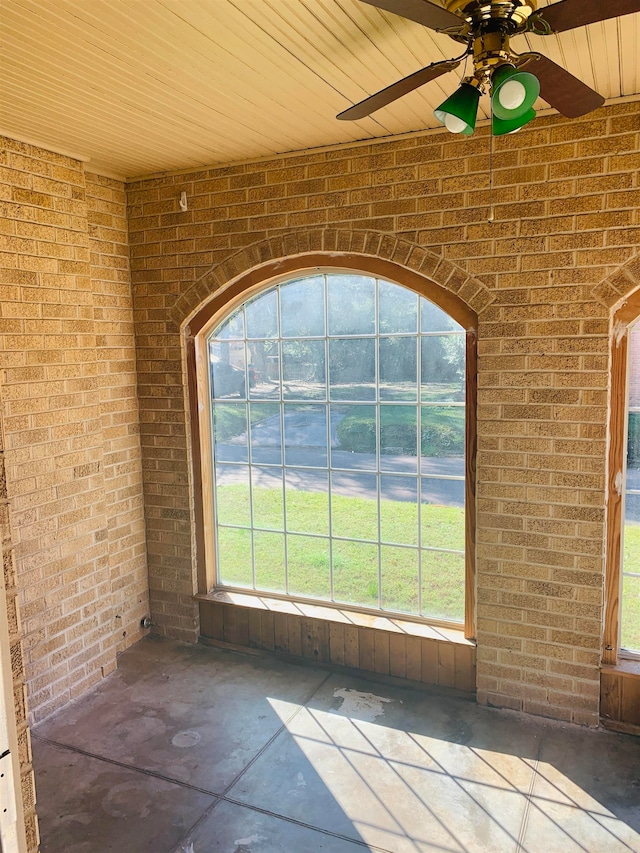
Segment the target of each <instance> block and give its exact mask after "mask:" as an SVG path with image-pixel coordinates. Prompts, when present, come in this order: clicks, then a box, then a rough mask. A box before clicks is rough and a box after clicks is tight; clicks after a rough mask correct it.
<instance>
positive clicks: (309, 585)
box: [218, 485, 640, 650]
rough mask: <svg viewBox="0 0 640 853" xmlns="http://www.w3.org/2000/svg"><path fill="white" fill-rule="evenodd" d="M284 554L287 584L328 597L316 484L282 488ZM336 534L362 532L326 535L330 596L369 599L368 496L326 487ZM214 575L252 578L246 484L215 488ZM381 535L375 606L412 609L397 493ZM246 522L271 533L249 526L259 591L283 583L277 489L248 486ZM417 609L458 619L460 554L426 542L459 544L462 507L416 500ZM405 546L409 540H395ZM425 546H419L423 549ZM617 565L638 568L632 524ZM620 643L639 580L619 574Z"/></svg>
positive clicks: (634, 610)
mask: <svg viewBox="0 0 640 853" xmlns="http://www.w3.org/2000/svg"><path fill="white" fill-rule="evenodd" d="M286 499H287V503H286V513H287V534H286V539H287V557H288V561H287V562H288V570H289V571H288V574H289V591H290V592H291V593H292V594H298V595H303V596H307V597H314V598H319V599H326V600H329V598H330V595H331V587H330V569H329V567H330V564H331V559H330V550H329V542H328V540H326V539H321V538H315V537H317V536H319V535H320V536H326V535H328V533H329V500H328V496H327V495H326V494H323V493H321V492H305V491H301V490H298V489H288V490H287V494H286ZM331 503H332V506H331V509H332V513H331V515H332V527H333V533H334V535H335V536H342V537H352V538H355V539H365V540H370V541H368V542H364V543H361V542H344V541H339V540H338V541H334V543H333V586H334V589H333V592H334V598H335V600H336V601H339V602H344V603H346V604H359V605H362V606H365V607H367V606H368V607H377V606H378V591H379V577H378V545H377V544H375V543H376V540H377V537H378V516H377V509H376V502H375V501H374V500H371V499H369V498H358V497H347V496H344V495H336V494H334V495H332V502H331ZM218 506H219V523H220V525H222V526H221V527H219V547H220V576H221V579H222V581H223V583H225V584H229V585H232V586H251V585H252V571H251V546H252V535H251V531H250V530H248V529H237V528H229V527H225V526H224V525H225V524H239V525H247V526H248V525H249V523H250V507H249V491H248V488H246V487H245V486H243V485H225V486H219V487H218ZM380 510H381V512H380V531H381V538H382V541H383V542H384V543H385V544H383V545H382V546H381V550H380V559H381V568H382V586H381V589H380V597H381V600H382V606H383V607H385V608H387V609H389V610H398V611H401V612H407V613H417V612H418V551H417V549H416V546H417V544H418V543H417V507H416V505H415V504H412V503H410V502H405V501H391V500H383V501H381V504H380ZM253 512H254V523H255V525H256V526H257V527H268V528H271V529H272V530H273V531H276V532H268V531H261V530H256V531H255V532H254V534H253V548H254V555H255V566H256V586H257V587H258V589H261V590H264V591H283V590H284V588H285V533H284V501H283V498H282V491H281V490H279V489H268V488H254V489H253ZM421 536H422V543H421V544H422V546H423V550H422V613H423V615H425V616H431V617H433V618H443V619H451V620H453V621H462V620H463V614H464V558H463V557H462V555H460V554H451V553H445V552H442V551H437V550H429V549H430V548H435V549H437V548H448V549H455V550H459V551H462V550H464V512H463V510H462V509H459V508H457V507H445V506H438V505H433V504H423V505H422V507H421ZM386 543H388V544H386ZM402 546H410V547H402ZM425 546H426V547H425ZM624 569H625V571H627V572H637V573H638V574H640V524H627V525H626V527H625V541H624ZM622 645H623V647H624V648H628V649H634V650H640V578H632V577H625V578H624V587H623V608H622Z"/></svg>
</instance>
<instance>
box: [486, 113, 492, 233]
mask: <svg viewBox="0 0 640 853" xmlns="http://www.w3.org/2000/svg"><path fill="white" fill-rule="evenodd" d="M487 222H493V128H491V127H489V216H488V217H487Z"/></svg>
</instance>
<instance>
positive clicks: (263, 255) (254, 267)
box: [169, 228, 495, 331]
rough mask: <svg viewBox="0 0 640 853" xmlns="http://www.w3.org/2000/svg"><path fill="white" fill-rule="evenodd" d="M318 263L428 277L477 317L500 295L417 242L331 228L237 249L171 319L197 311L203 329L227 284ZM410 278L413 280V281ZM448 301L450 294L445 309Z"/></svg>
mask: <svg viewBox="0 0 640 853" xmlns="http://www.w3.org/2000/svg"><path fill="white" fill-rule="evenodd" d="M315 265H321V266H325V267H326V266H332V265H335V266H339V267H343V268H345V269H358V270H360V271H362V272H371V273H372V274H374V275H380V276H385V275H387V276H391V277H392V278H393V279H394V280H395V281H398V282H399V283H400V284H404V283H406V284H408V285H409V286H412V287H413V288H414V289H418V290H420V289H424V284H425V283H427V281H428V283H429V284H435V285H436V286H437V287H438V288H439V289H441V292H442V291H444V292H446V293H449V294H452V295H454V297H457V300H459V301H460V302H461V303H463V304H466V305H467V306H469V308H471V309H472V311H473V312H474V314H476V315H479V314H481V313H482V312H483V311H484V310H485V309H486V308H487V307H488V306H489V305H490V304H491V303H492V302H493V301H494V299H495V296H494V295H493V294H492V293H491V291H490V290H489V289H488V288H487V287H486V285H485V284H483V283H482V282H481V281H479V280H478V279H476V278H473V276H470V275H469V274H468V273H467V272H466V271H465V270H464V269H463V268H462V267H460V266H458V265H457V264H453V263H451V261H448V260H445V259H444V258H443V257H442V256H441V255H437V254H436V253H435V252H432V251H430V250H429V249H425V248H424V247H422V246H419V245H418V244H417V243H412V242H411V241H409V240H405V239H402V238H398V237H395V236H393V235H392V234H384V233H381V232H378V231H349V230H346V229H345V230H342V229H336V228H327V229H316V230H309V231H305V232H294V233H290V234H283V235H279V236H276V237H270V238H267V239H266V240H261V241H260V242H258V243H254V244H253V245H251V246H247V247H246V248H244V249H242V250H240V251H239V252H236V253H235V254H233V255H231V256H230V257H229V258H227V259H226V260H225V261H222V263H220V264H217V265H216V266H215V267H213V269H211V270H210V271H209V272H208V273H206V275H204V276H203V277H202V278H201V279H199V280H198V281H197V282H195V284H193V285H192V286H191V287H190V288H189V289H188V290H187V291H186V292H185V293H183V294H182V296H181V297H180V298H179V299H178V300H177V302H176V303H175V305H174V306H173V308H172V309H171V311H170V312H169V318H170V319H171V320H172V321H173V322H174V323H176V325H177V326H181V325H183V323H184V322H185V321H186V320H189V319H190V318H192V317H194V315H196V316H198V326H199V328H201V327H202V325H204V322H206V321H207V320H208V319H209V318H208V317H207V318H206V319H204V320H203V321H202V322H200V317H199V314H200V309H201V306H203V305H204V304H206V303H207V302H208V301H209V300H210V299H211V297H212V296H214V295H215V294H216V293H217V292H218V291H219V290H220V289H221V288H223V287H224V288H225V293H227V291H229V290H230V288H229V284H230V283H235V284H236V286H235V287H234V288H233V289H234V290H236V291H238V286H237V285H238V282H240V287H241V290H248V289H249V288H251V287H252V286H253V285H255V284H257V283H259V282H261V281H265V280H266V279H267V278H269V277H271V276H275V275H282V274H285V273H287V272H289V271H295V270H299V269H304V268H309V267H313V266H315ZM403 270H404V271H405V275H403V273H402V271H403ZM407 278H410V279H411V281H407V280H406V279H407ZM420 281H422V282H423V286H422V288H420V287H419V286H418V285H419V282H420ZM240 292H241V291H240ZM229 295H230V296H231V293H229ZM457 300H454V301H457ZM446 302H447V300H446V297H445V298H444V300H443V305H444V307H445V308H446ZM192 331H194V329H193V328H192ZM196 331H197V330H196Z"/></svg>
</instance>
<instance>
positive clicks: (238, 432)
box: [213, 403, 248, 462]
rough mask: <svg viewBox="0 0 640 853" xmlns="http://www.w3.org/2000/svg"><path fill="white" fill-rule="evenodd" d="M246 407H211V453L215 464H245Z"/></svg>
mask: <svg viewBox="0 0 640 853" xmlns="http://www.w3.org/2000/svg"><path fill="white" fill-rule="evenodd" d="M247 438H248V437H247V407H246V406H245V404H244V403H216V405H215V406H214V407H213V453H214V457H215V459H216V461H217V462H246V461H247V459H248V450H247Z"/></svg>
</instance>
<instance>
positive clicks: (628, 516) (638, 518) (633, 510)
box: [624, 484, 640, 559]
mask: <svg viewBox="0 0 640 853" xmlns="http://www.w3.org/2000/svg"><path fill="white" fill-rule="evenodd" d="M627 485H628V487H629V488H630V487H631V486H630V484H627ZM624 521H625V525H626V524H631V525H634V524H640V495H634V494H633V493H631V494H627V495H626V496H625V501H624ZM625 529H626V528H625ZM639 559H640V557H639Z"/></svg>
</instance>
